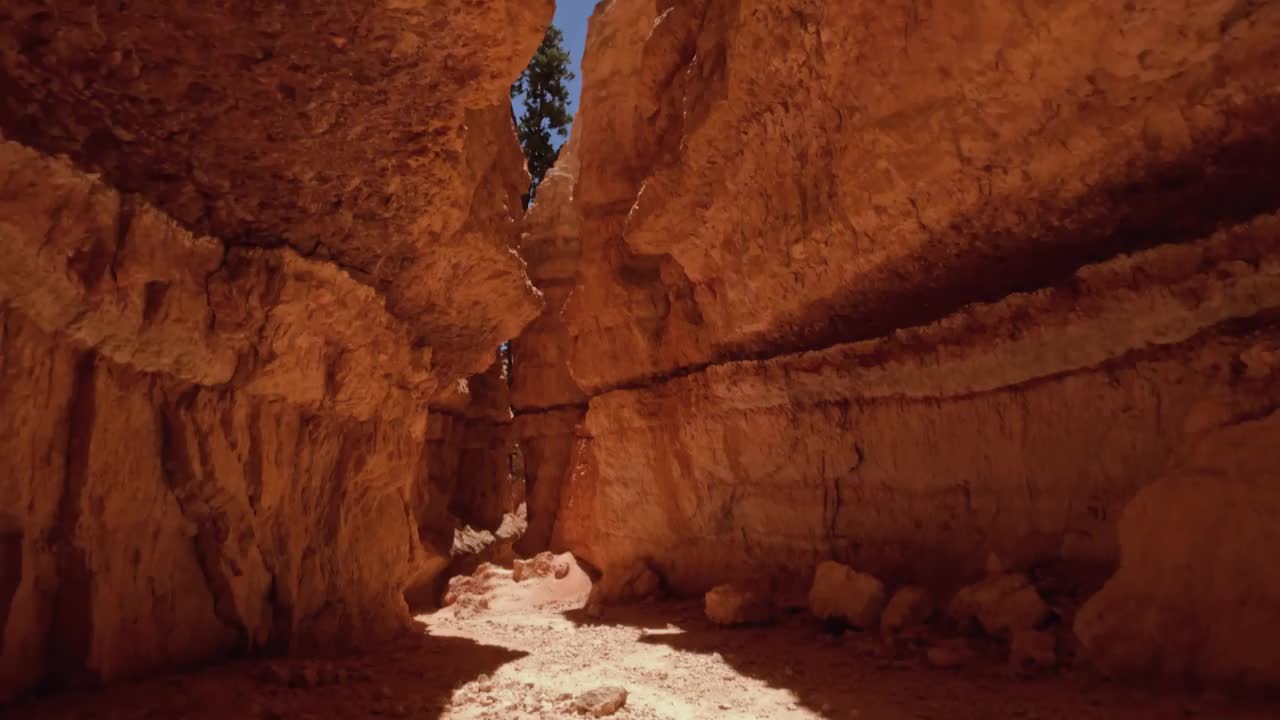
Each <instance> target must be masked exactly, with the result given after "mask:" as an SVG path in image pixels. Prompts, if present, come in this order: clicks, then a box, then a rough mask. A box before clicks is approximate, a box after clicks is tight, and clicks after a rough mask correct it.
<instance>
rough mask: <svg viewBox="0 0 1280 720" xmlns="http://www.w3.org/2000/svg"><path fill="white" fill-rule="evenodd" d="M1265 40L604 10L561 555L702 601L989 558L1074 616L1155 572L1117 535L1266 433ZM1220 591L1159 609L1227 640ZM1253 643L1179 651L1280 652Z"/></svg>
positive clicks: (904, 15)
mask: <svg viewBox="0 0 1280 720" xmlns="http://www.w3.org/2000/svg"><path fill="white" fill-rule="evenodd" d="M1278 37H1280V8H1278V7H1276V6H1274V5H1272V4H1267V3H1237V2H1232V1H1231V0H1216V1H1213V2H1205V3H1197V4H1195V7H1181V6H1179V7H1174V6H1171V5H1168V4H1165V3H1098V2H1090V1H1088V0H1078V1H1075V0H1073V1H1071V2H1062V3H1052V4H1044V3H1041V4H1038V5H1035V6H1034V7H1031V6H1017V7H1014V6H1010V5H1008V4H1006V3H999V2H994V1H984V0H974V1H973V2H962V3H917V2H889V3H862V2H857V3H843V4H831V3H821V2H809V1H806V0H759V1H753V2H744V1H740V0H703V1H701V2H694V3H679V4H674V3H666V2H656V3H655V2H648V1H646V0H613V2H607V3H602V4H601V5H600V6H599V7H598V8H597V10H596V13H595V15H594V17H593V19H592V26H591V31H590V35H589V38H588V43H587V51H586V55H585V58H584V67H583V76H584V87H583V96H582V102H581V109H580V111H579V113H578V116H577V119H576V122H575V128H574V142H575V143H576V145H577V152H578V156H579V161H580V165H581V167H580V170H579V174H578V181H577V183H576V186H575V190H574V196H573V203H574V206H575V207H576V209H577V211H578V212H579V215H580V225H579V232H578V238H579V241H580V247H581V249H580V253H579V258H578V266H577V269H576V275H575V283H574V286H573V289H572V292H571V294H570V296H569V300H568V302H567V305H566V307H565V309H564V311H563V313H562V317H563V319H564V321H565V323H566V326H567V332H568V336H569V342H570V344H571V352H570V354H569V358H568V366H569V371H570V375H571V377H572V378H573V379H574V380H575V382H576V384H577V386H578V387H580V388H582V389H583V390H584V391H585V392H586V394H587V395H589V396H590V401H589V402H590V406H589V407H590V409H589V411H588V413H587V416H586V419H585V423H584V425H583V432H582V433H581V435H582V437H580V438H576V439H575V441H574V442H575V447H576V450H575V451H574V452H575V455H574V456H573V457H572V458H571V460H570V462H569V466H570V468H571V475H570V477H569V478H568V479H567V480H566V482H565V483H564V485H563V487H562V492H561V498H560V507H559V510H558V517H557V521H556V525H555V531H554V535H555V537H556V538H557V540H558V541H559V542H562V543H564V545H565V546H566V547H567V548H569V549H571V550H573V551H574V552H575V553H578V554H580V555H582V556H583V557H585V558H586V559H587V560H588V561H590V562H592V563H593V564H595V565H597V566H598V567H602V568H605V574H606V577H607V576H608V574H609V568H611V567H614V568H617V567H624V566H627V565H629V564H630V563H631V561H633V560H644V561H646V562H648V563H649V564H651V565H653V566H654V567H656V568H657V569H659V570H660V571H661V572H662V573H664V574H665V575H666V578H667V581H668V584H669V585H670V586H671V587H672V588H673V589H675V590H677V591H679V592H689V593H692V592H697V591H702V590H705V589H707V588H709V587H710V586H712V585H715V584H717V583H720V582H723V581H725V580H732V579H737V578H742V577H746V576H750V575H759V574H761V573H765V574H773V575H777V576H779V578H780V579H782V580H787V579H790V580H793V581H794V582H795V583H796V584H802V583H803V582H805V581H807V579H808V577H809V574H810V573H811V572H812V567H813V566H814V564H815V563H816V562H818V561H820V560H823V559H827V558H835V559H838V560H842V561H846V562H849V563H851V564H853V565H855V566H857V567H859V569H865V570H869V571H872V572H876V573H879V574H881V575H883V576H884V577H886V578H887V579H889V580H890V581H891V582H905V581H913V582H920V583H923V584H925V585H929V586H932V587H935V588H939V589H946V588H949V587H954V586H955V585H956V584H957V583H959V582H962V581H964V580H967V579H970V578H972V577H973V576H974V575H976V574H977V573H979V572H980V570H981V567H982V564H983V561H984V559H985V558H986V556H987V554H988V553H989V552H994V553H996V554H998V555H999V556H1000V557H1001V558H1002V559H1003V560H1004V561H1005V562H1006V563H1008V564H1010V565H1012V566H1014V567H1017V568H1026V567H1029V566H1032V565H1037V566H1045V565H1050V566H1053V567H1054V568H1055V569H1058V570H1059V571H1061V572H1063V573H1065V574H1066V575H1067V576H1069V577H1071V578H1073V579H1075V581H1077V582H1079V583H1082V584H1084V585H1085V586H1086V587H1087V586H1089V585H1091V584H1096V583H1100V582H1101V581H1102V580H1103V579H1104V578H1105V577H1106V576H1107V575H1108V574H1109V573H1110V572H1111V571H1112V570H1114V568H1115V567H1116V563H1117V560H1118V558H1119V556H1120V553H1121V551H1122V548H1121V546H1122V544H1123V545H1124V546H1125V547H1124V552H1125V553H1129V552H1132V553H1136V554H1137V555H1138V556H1141V555H1142V554H1143V553H1146V552H1150V551H1149V550H1146V549H1144V548H1150V547H1151V543H1150V542H1147V541H1145V540H1140V539H1132V538H1139V537H1146V535H1143V533H1149V532H1155V531H1154V530H1136V529H1135V530H1129V531H1126V532H1124V533H1119V532H1118V530H1117V522H1118V519H1119V518H1120V516H1121V514H1122V510H1123V508H1125V506H1126V505H1127V504H1128V503H1129V502H1130V501H1131V500H1132V499H1133V498H1134V497H1135V495H1137V494H1138V493H1139V492H1140V490H1141V489H1142V488H1143V487H1145V486H1147V485H1149V484H1150V483H1152V482H1154V481H1156V480H1157V479H1158V478H1161V477H1163V476H1165V475H1166V472H1167V468H1168V467H1169V466H1170V463H1171V462H1173V460H1172V459H1173V458H1174V457H1175V455H1176V454H1177V453H1178V452H1179V451H1180V450H1181V449H1183V448H1184V447H1187V446H1189V445H1198V444H1204V443H1208V444H1209V445H1210V446H1212V445H1213V442H1214V440H1213V438H1214V437H1216V436H1217V435H1218V434H1219V430H1217V429H1216V428H1220V427H1230V426H1234V425H1236V424H1240V423H1242V422H1243V420H1244V419H1248V418H1264V417H1269V416H1270V414H1271V413H1273V412H1274V411H1275V408H1276V407H1278V406H1280V388H1278V387H1277V385H1276V382H1275V376H1274V373H1273V372H1272V371H1271V370H1270V369H1267V368H1266V367H1264V368H1262V369H1260V370H1257V371H1254V372H1252V373H1250V372H1247V371H1246V370H1245V368H1246V367H1249V366H1250V361H1249V360H1248V358H1256V357H1269V355H1268V353H1270V352H1271V350H1270V349H1269V348H1272V347H1274V344H1275V342H1276V341H1277V328H1276V325H1275V319H1276V313H1275V311H1276V309H1277V306H1278V304H1280V294H1278V290H1280V287H1278V286H1277V280H1278V279H1280V278H1278V276H1277V267H1278V266H1277V262H1280V260H1278V258H1280V253H1277V245H1276V243H1277V240H1278V239H1280V225H1278V224H1277V219H1276V216H1275V215H1274V214H1273V213H1274V212H1275V211H1276V209H1277V208H1280V193H1278V192H1277V189H1278V186H1277V185H1276V184H1275V183H1274V182H1272V179H1271V175H1272V170H1271V169H1270V168H1272V167H1274V166H1275V165H1276V162H1277V160H1280V136H1278V135H1277V134H1276V131H1275V126H1274V122H1273V120H1272V119H1273V118H1274V117H1275V116H1276V112H1277V109H1278V108H1280V75H1277V73H1276V71H1275V57H1276V54H1277V52H1280V44H1278V43H1277V40H1276V38H1278ZM764 49H767V51H765V50H764ZM1256 364H1257V363H1256V362H1255V363H1254V365H1256ZM1242 427H1247V428H1249V429H1247V430H1245V429H1241V430H1240V431H1239V432H1246V433H1252V434H1253V436H1254V438H1255V439H1256V440H1257V441H1258V442H1265V441H1271V440H1274V438H1273V437H1272V436H1271V434H1270V433H1269V432H1268V431H1267V429H1268V428H1269V427H1270V426H1269V425H1268V424H1266V423H1259V424H1252V425H1250V424H1247V423H1246V424H1245V425H1244V426H1242ZM1224 467H1225V466H1224ZM1224 472H1227V473H1228V474H1230V475H1233V476H1236V475H1249V476H1250V477H1254V476H1253V474H1252V473H1253V470H1250V469H1249V468H1248V467H1247V466H1242V467H1236V466H1231V467H1230V469H1228V470H1224ZM1250 482H1252V481H1250ZM1201 492H1209V490H1208V489H1207V488H1206V487H1204V486H1201ZM1183 501H1185V497H1181V499H1179V500H1178V502H1183ZM1164 502H1165V506H1167V505H1168V503H1170V502H1173V501H1172V500H1168V499H1166V500H1165V501H1164ZM1188 502H1190V501H1188ZM1219 505H1220V504H1219ZM1147 506H1148V507H1153V506H1154V507H1156V508H1160V507H1162V506H1161V505H1159V504H1158V503H1157V504H1154V505H1153V504H1152V503H1150V502H1149V503H1148V504H1147ZM1216 506H1218V505H1215V507H1216ZM1233 507H1235V506H1233ZM1159 512H1164V510H1162V509H1158V510H1149V511H1147V512H1146V516H1147V517H1148V518H1149V517H1150V516H1151V514H1152V513H1159ZM1231 512H1232V511H1231V510H1224V511H1222V512H1220V513H1217V515H1216V517H1217V518H1218V520H1215V521H1213V522H1212V523H1211V525H1212V526H1213V527H1214V528H1217V529H1218V531H1221V532H1234V530H1233V529H1232V528H1231V522H1230V520H1229V518H1230V516H1231ZM1135 514H1138V515H1141V513H1139V512H1138V511H1135ZM1133 522H1134V523H1136V524H1137V525H1143V524H1144V523H1146V526H1147V527H1148V528H1149V527H1151V523H1152V522H1154V521H1151V520H1145V521H1133ZM1197 527H1199V528H1201V529H1204V526H1203V525H1201V526H1197ZM1243 527H1246V528H1247V527H1251V525H1250V524H1249V523H1248V522H1246V523H1244V525H1243ZM1126 538H1130V539H1126ZM1202 539H1203V540H1204V541H1206V542H1208V541H1209V540H1208V538H1207V537H1206V538H1202ZM1262 544H1265V543H1262ZM1130 545H1133V546H1134V547H1133V549H1132V550H1130V549H1129V546H1130ZM1231 546H1232V547H1244V546H1249V547H1254V548H1255V551H1258V552H1265V551H1264V550H1263V548H1262V547H1260V545H1259V541H1258V537H1249V536H1244V535H1242V536H1240V537H1239V538H1237V539H1236V540H1233V541H1232V543H1231ZM1179 547H1183V546H1179ZM1186 561H1187V562H1194V560H1193V559H1191V558H1188V559H1187V560H1186ZM1257 572H1260V569H1259V568H1254V570H1253V573H1254V574H1256V573H1257ZM1131 575H1132V573H1131ZM1132 576H1133V577H1137V575H1132ZM1192 576H1194V575H1192ZM1123 577H1125V575H1124V574H1123V572H1122V575H1121V576H1120V578H1123ZM1169 582H1172V581H1169ZM1236 582H1238V583H1240V585H1241V587H1245V586H1248V585H1249V583H1251V582H1253V581H1252V580H1248V579H1243V578H1242V579H1239V580H1237V581H1236ZM1141 586H1142V583H1141V581H1140V580H1138V581H1133V580H1130V581H1128V582H1124V581H1121V580H1120V579H1117V581H1116V582H1115V583H1113V586H1109V587H1114V588H1116V589H1114V590H1111V591H1110V592H1112V593H1113V595H1114V594H1122V593H1125V592H1128V593H1130V595H1129V596H1128V597H1127V598H1126V599H1125V601H1124V602H1118V601H1112V602H1111V603H1110V606H1119V607H1122V608H1125V609H1126V611H1127V612H1131V613H1132V612H1138V611H1140V608H1141V607H1142V606H1143V604H1144V603H1145V602H1151V601H1153V600H1152V594H1153V593H1155V592H1156V590H1155V587H1163V586H1160V585H1158V584H1157V585H1153V586H1150V587H1147V588H1145V589H1144V588H1142V587H1141ZM1259 586H1260V587H1262V586H1266V585H1265V583H1261V581H1259ZM1231 597H1232V595H1231V594H1230V591H1228V592H1227V593H1226V594H1224V595H1222V596H1221V598H1219V600H1221V601H1222V602H1219V600H1215V601H1213V602H1212V603H1200V604H1197V603H1196V602H1194V601H1186V600H1180V599H1167V598H1166V599H1164V600H1161V601H1160V602H1163V603H1166V605H1165V606H1164V607H1167V608H1168V613H1175V612H1176V613H1183V614H1182V615H1181V617H1183V618H1184V619H1187V620H1188V621H1190V622H1195V623H1199V624H1200V625H1201V626H1202V627H1205V628H1211V627H1213V625H1212V622H1211V620H1212V614H1213V611H1215V609H1216V608H1220V607H1222V605H1223V602H1226V601H1227V600H1228V599H1230V598H1231ZM1251 597H1253V596H1251ZM1124 617H1125V616H1124V614H1123V612H1122V613H1121V614H1120V617H1119V618H1117V619H1114V620H1112V622H1115V623H1119V624H1123V623H1124ZM1242 623H1243V624H1242V625H1241V626H1239V627H1233V628H1231V629H1230V630H1223V631H1222V633H1221V634H1214V633H1215V631H1211V630H1206V632H1207V633H1209V634H1210V635H1211V636H1212V638H1213V642H1212V643H1209V644H1208V645H1204V644H1201V645H1200V647H1202V649H1205V651H1206V652H1210V653H1222V655H1221V656H1220V657H1221V658H1226V657H1227V656H1228V655H1229V653H1230V650H1229V649H1228V648H1229V646H1231V645H1232V644H1233V643H1236V642H1238V641H1239V638H1241V637H1243V636H1245V635H1247V634H1248V632H1252V633H1254V634H1255V635H1257V636H1274V635H1275V634H1276V633H1277V632H1278V631H1280V630H1278V629H1277V628H1276V626H1275V624H1274V623H1272V622H1270V620H1269V619H1268V618H1267V617H1266V616H1265V615H1262V614H1254V615H1250V616H1248V619H1247V620H1244V621H1242ZM1245 627H1247V628H1248V630H1247V631H1245V630H1243V629H1242V628H1245ZM1099 637H1102V636H1101V635H1100V636H1099ZM1148 637H1151V636H1148ZM1106 642H1108V641H1107V640H1105V639H1104V640H1100V641H1098V642H1095V643H1093V645H1092V647H1091V650H1093V651H1094V652H1095V653H1096V654H1097V655H1098V656H1099V657H1102V656H1104V655H1105V654H1107V653H1108V652H1109V651H1108V649H1107V648H1106V647H1104V645H1105V644H1106ZM1214 643H1217V644H1214ZM1178 647H1179V648H1180V649H1179V650H1177V651H1176V652H1178V653H1183V652H1184V651H1185V652H1190V651H1189V647H1190V646H1189V645H1188V646H1178ZM1147 648H1148V649H1149V648H1150V646H1147ZM1180 657H1182V656H1181V655H1180ZM1169 662H1170V664H1169V665H1168V666H1167V667H1166V668H1164V669H1168V668H1172V667H1175V666H1176V667H1185V668H1187V669H1188V671H1189V672H1191V673H1192V674H1201V675H1207V676H1214V677H1219V678H1222V677H1225V676H1226V675H1227V674H1229V673H1224V672H1219V669H1220V668H1227V667H1236V666H1238V665H1239V663H1237V662H1236V661H1234V660H1226V659H1223V660H1222V662H1221V663H1219V662H1218V661H1217V660H1214V659H1205V660H1200V661H1195V662H1190V661H1187V662H1185V663H1183V664H1182V665H1179V664H1178V663H1179V662H1181V661H1175V660H1170V661H1169ZM1233 663H1235V664H1233ZM1118 664H1123V663H1118ZM1143 664H1144V663H1142V662H1130V663H1128V665H1129V666H1131V667H1132V666H1134V665H1143ZM1145 665H1146V666H1147V667H1146V668H1145V669H1161V668H1154V667H1150V663H1145ZM1258 666H1259V664H1258V663H1255V664H1254V665H1253V666H1252V667H1255V668H1256V667H1258ZM1249 679H1250V680H1252V681H1256V682H1263V683H1267V682H1270V683H1280V676H1276V675H1275V674H1274V668H1273V669H1272V671H1271V672H1257V673H1255V674H1254V675H1252V676H1251V677H1250V678H1249Z"/></svg>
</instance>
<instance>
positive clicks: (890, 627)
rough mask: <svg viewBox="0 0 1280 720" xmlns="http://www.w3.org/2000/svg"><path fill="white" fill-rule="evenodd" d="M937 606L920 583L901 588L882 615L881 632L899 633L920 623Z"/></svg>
mask: <svg viewBox="0 0 1280 720" xmlns="http://www.w3.org/2000/svg"><path fill="white" fill-rule="evenodd" d="M936 609H937V608H936V607H935V606H934V603H933V599H932V598H930V597H929V593H928V591H926V590H925V589H924V588H922V587H920V586H918V585H909V586H907V587H904V588H900V589H899V590H898V591H897V592H895V593H894V594H893V597H892V598H890V599H889V604H888V605H886V606H885V608H884V613H883V614H882V615H881V616H880V632H881V633H883V634H884V635H885V636H886V637H890V636H892V635H895V634H897V633H898V632H900V631H902V630H905V629H907V628H909V627H911V626H913V625H919V624H921V623H923V622H924V621H925V620H928V619H929V616H930V615H932V614H933V613H934V610H936Z"/></svg>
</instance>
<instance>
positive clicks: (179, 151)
mask: <svg viewBox="0 0 1280 720" xmlns="http://www.w3.org/2000/svg"><path fill="white" fill-rule="evenodd" d="M551 12H552V6H551V4H550V3H549V2H535V3H527V2H519V3H514V2H513V3H507V2H496V3H483V4H479V5H477V4H475V3H462V2H445V3H406V2H388V3H384V2H378V3H364V4H361V3H356V4H354V5H353V4H345V5H342V6H341V7H339V6H332V7H330V6H325V7H313V8H296V7H293V6H289V7H286V6H285V5H284V4H272V3H265V4H264V3H254V4H245V3H232V4H226V3H223V4H209V3H187V2H177V3H172V2H163V3H161V2H150V3H149V2H142V3H129V4H127V5H124V4H120V3H105V2H103V3H87V4H86V3H79V2H61V1H59V0H50V1H38V0H19V1H18V2H15V3H6V4H5V5H4V7H3V8H0V133H3V135H0V254H2V255H3V256H4V261H3V262H2V263H0V321H2V324H0V329H2V334H0V361H2V362H0V375H2V376H3V382H2V383H0V418H2V420H0V560H2V561H3V569H2V570H0V701H4V700H7V699H9V698H11V697H13V696H14V695H15V694H18V693H21V692H23V691H24V690H26V689H29V688H31V687H33V686H35V685H37V684H44V685H46V686H49V687H58V686H63V685H76V684H83V683H95V682H101V681H110V680H115V679H120V678H126V677H131V676H136V675H139V674H142V673H146V672H151V671H156V670H161V669H170V668H173V667H177V666H181V665H184V664H189V663H193V662H198V661H204V660H207V659H211V658H216V657H219V656H224V655H227V654H230V653H233V652H241V651H255V650H264V649H273V650H276V649H279V650H283V649H297V648H306V647H310V646H316V645H320V646H324V647H326V648H333V647H340V646H344V645H351V644H361V643H366V642H371V641H376V640H378V639H380V638H384V637H386V636H388V635H389V634H391V633H393V632H396V631H397V630H399V629H402V628H404V627H405V626H406V624H407V622H408V614H407V612H406V607H405V602H404V599H403V596H402V593H403V591H404V590H405V589H406V587H407V586H409V585H411V584H413V583H424V582H428V581H429V579H430V578H431V577H432V576H433V575H434V574H435V573H437V572H439V570H440V569H441V568H442V567H443V565H444V563H445V562H446V560H447V558H446V557H445V556H444V555H443V554H442V548H441V547H440V543H439V542H438V537H437V536H438V535H440V534H441V530H442V528H441V527H439V526H438V525H437V524H435V520H436V519H437V516H436V515H435V514H433V513H434V512H435V511H436V509H437V508H440V507H442V506H447V505H448V504H449V503H450V501H451V498H450V497H447V496H445V495H444V494H442V493H439V492H434V493H433V489H432V487H431V485H430V478H429V470H430V467H429V465H430V458H429V456H428V454H427V452H426V448H427V437H428V436H427V424H428V414H427V410H428V406H429V404H431V403H433V402H434V401H433V398H434V397H436V396H437V394H438V393H439V392H440V390H441V389H442V388H449V387H451V386H452V384H453V383H454V382H455V381H456V380H457V379H458V378H460V377H466V376H468V375H471V374H473V373H478V372H481V371H483V370H484V369H485V368H486V367H488V366H489V365H490V364H491V363H492V359H493V351H494V349H495V348H496V347H497V345H498V344H499V343H500V342H501V341H502V340H504V339H506V338H508V337H511V336H512V335H514V334H515V333H516V332H517V331H518V330H519V329H520V328H521V327H522V326H523V325H524V324H526V323H527V322H528V321H529V320H531V319H532V318H533V317H535V316H536V315H537V314H538V312H539V311H540V309H541V298H540V296H539V294H538V293H537V292H536V291H535V290H534V289H533V287H532V286H531V285H530V284H529V282H528V279H527V278H526V276H525V274H524V265H523V263H522V262H521V261H520V259H519V257H518V255H516V253H515V251H514V246H515V245H516V243H517V240H518V232H519V216H520V193H521V192H522V191H523V189H524V187H525V185H526V183H527V174H526V173H525V172H524V170H523V162H522V158H521V156H520V152H519V147H518V144H517V142H516V138H515V134H514V130H513V128H512V126H511V119H510V112H509V110H508V108H507V88H508V86H509V84H510V82H511V80H512V79H513V78H514V77H515V76H516V75H517V74H518V72H519V71H520V69H521V68H522V67H523V66H524V64H525V62H526V61H527V59H528V57H529V55H530V54H531V53H532V52H533V50H534V49H535V48H536V46H537V43H538V41H539V39H540V38H541V36H542V31H543V28H544V27H545V25H546V23H547V22H548V21H549V19H550V16H551Z"/></svg>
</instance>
